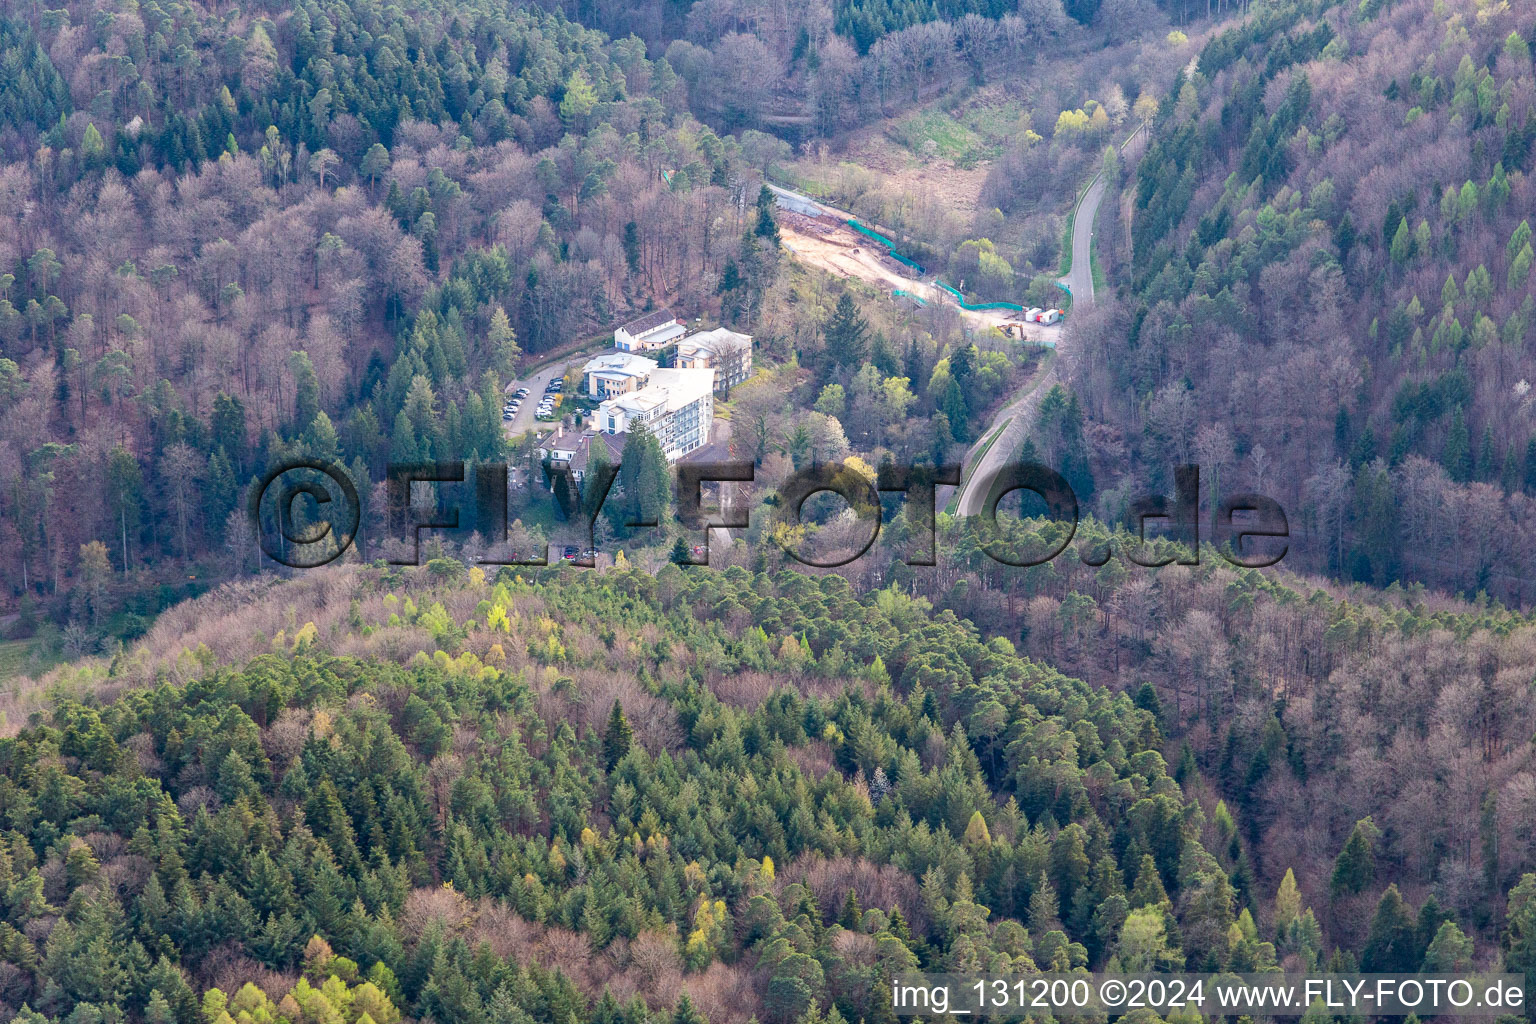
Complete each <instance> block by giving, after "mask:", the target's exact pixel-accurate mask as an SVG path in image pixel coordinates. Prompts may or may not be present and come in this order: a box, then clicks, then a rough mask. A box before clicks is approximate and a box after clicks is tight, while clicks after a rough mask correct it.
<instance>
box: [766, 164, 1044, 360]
mask: <svg viewBox="0 0 1536 1024" xmlns="http://www.w3.org/2000/svg"><path fill="white" fill-rule="evenodd" d="M773 191H774V193H775V196H776V197H777V201H778V222H779V235H780V238H781V240H782V242H783V244H784V248H785V249H787V250H789V251H790V252H791V253H793V254H794V255H795V257H796V258H797V259H800V260H803V261H804V262H806V263H808V264H810V265H811V266H814V267H818V268H820V269H821V270H825V271H826V272H828V273H830V274H835V275H837V276H839V277H846V278H855V279H857V280H860V281H864V282H866V283H868V284H871V285H873V286H875V287H876V288H879V289H881V290H882V291H885V292H887V293H890V294H892V295H893V296H894V297H896V298H902V297H905V298H907V299H910V300H912V301H913V302H915V303H916V304H918V305H920V306H938V305H947V306H953V307H954V308H955V310H956V312H958V313H959V314H960V317H961V319H962V321H963V322H964V323H965V324H966V325H967V326H969V327H971V328H972V329H979V330H988V329H996V330H999V331H1001V332H1002V333H1003V334H1005V335H1007V336H1009V337H1012V338H1017V339H1019V340H1021V341H1032V342H1036V343H1039V344H1044V345H1049V346H1052V347H1054V346H1055V344H1056V338H1057V337H1058V336H1059V333H1060V330H1061V328H1060V327H1059V326H1052V325H1047V324H1041V323H1028V322H1025V319H1024V317H1025V311H1024V310H1022V309H1020V308H1019V307H1018V306H1017V305H1015V304H1013V303H991V304H987V305H989V306H992V307H995V308H978V309H966V308H964V306H963V305H962V304H961V300H960V298H959V296H958V294H957V293H956V292H955V290H954V289H953V288H951V287H949V286H948V285H946V284H944V283H943V282H941V281H935V280H932V279H929V278H927V277H925V276H924V275H923V274H922V273H921V269H922V268H920V267H918V266H917V265H916V264H915V263H912V261H910V260H907V259H905V258H904V257H901V256H900V255H898V254H896V253H895V252H894V250H893V249H892V248H891V247H889V246H888V245H885V244H882V242H881V241H877V240H876V239H877V238H880V237H881V236H879V235H877V234H876V233H874V232H871V231H869V230H868V229H867V228H866V229H864V232H862V233H861V231H860V230H859V229H858V228H857V227H855V225H856V224H857V221H855V220H853V219H852V218H851V217H849V216H848V215H846V214H843V213H841V212H840V211H832V210H830V209H829V208H827V207H823V206H822V205H821V204H819V203H816V202H815V201H813V200H810V199H808V198H806V197H804V196H801V195H799V194H797V193H793V192H789V191H788V190H785V189H779V188H774V190H773Z"/></svg>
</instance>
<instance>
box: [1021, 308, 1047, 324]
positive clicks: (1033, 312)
mask: <svg viewBox="0 0 1536 1024" xmlns="http://www.w3.org/2000/svg"><path fill="white" fill-rule="evenodd" d="M1044 312H1045V310H1043V309H1041V308H1040V307H1039V306H1031V307H1029V308H1028V309H1026V310H1025V311H1024V322H1025V323H1027V324H1037V323H1039V322H1040V314H1041V313H1044Z"/></svg>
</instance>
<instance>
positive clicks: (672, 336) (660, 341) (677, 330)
mask: <svg viewBox="0 0 1536 1024" xmlns="http://www.w3.org/2000/svg"><path fill="white" fill-rule="evenodd" d="M684 330H685V328H684V327H683V322H682V321H681V320H679V319H678V318H677V317H675V316H673V315H672V311H671V310H670V309H658V310H653V311H652V312H650V313H647V314H645V315H644V316H642V317H637V318H636V319H634V320H631V321H630V322H629V323H627V324H625V325H624V326H623V327H620V328H619V329H618V330H616V331H614V332H613V347H614V348H616V349H618V350H619V351H620V352H654V351H656V350H657V349H659V348H664V347H666V346H667V345H668V344H670V343H671V342H673V341H676V340H677V339H678V338H680V337H682V336H683V332H684Z"/></svg>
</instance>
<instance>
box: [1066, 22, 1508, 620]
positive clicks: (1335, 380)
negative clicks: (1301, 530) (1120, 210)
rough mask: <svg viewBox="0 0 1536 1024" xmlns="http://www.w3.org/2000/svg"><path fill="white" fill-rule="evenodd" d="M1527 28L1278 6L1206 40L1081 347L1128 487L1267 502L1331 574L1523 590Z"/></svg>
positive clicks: (1150, 154)
mask: <svg viewBox="0 0 1536 1024" xmlns="http://www.w3.org/2000/svg"><path fill="white" fill-rule="evenodd" d="M1532 28H1533V26H1532V24H1531V22H1530V19H1529V12H1528V11H1521V10H1520V8H1519V7H1518V5H1503V4H1494V5H1484V4H1478V5H1465V6H1462V5H1432V4H1429V3H1415V2H1407V3H1396V4H1377V3H1366V4H1360V5H1358V6H1356V5H1334V4H1326V3H1314V4H1280V5H1273V6H1268V7H1265V8H1264V9H1262V10H1260V11H1258V12H1257V13H1256V15H1255V17H1254V18H1252V19H1251V20H1250V21H1249V22H1248V23H1246V24H1245V25H1243V26H1241V27H1239V28H1233V29H1229V30H1227V31H1226V32H1223V33H1221V34H1219V35H1217V36H1215V37H1214V38H1212V39H1211V40H1210V42H1209V43H1208V44H1207V45H1206V46H1205V47H1204V49H1203V50H1202V52H1201V53H1200V55H1199V58H1198V60H1197V61H1196V62H1194V64H1193V65H1192V68H1193V69H1194V73H1193V75H1192V77H1191V78H1190V79H1189V80H1187V81H1185V82H1184V83H1182V84H1180V85H1179V86H1177V87H1176V88H1175V89H1174V90H1173V91H1171V92H1170V93H1169V94H1168V95H1167V97H1166V99H1165V101H1164V103H1163V105H1162V108H1161V111H1160V113H1159V115H1158V126H1157V130H1156V132H1155V133H1154V137H1153V142H1152V143H1151V145H1150V147H1149V149H1148V151H1147V155H1146V158H1145V159H1144V160H1142V161H1141V162H1140V164H1139V166H1138V167H1137V168H1136V170H1135V178H1134V182H1133V183H1132V185H1131V188H1132V190H1133V191H1134V200H1133V205H1134V209H1135V220H1134V258H1133V260H1132V262H1131V265H1130V267H1129V268H1128V269H1129V272H1130V275H1131V281H1130V284H1129V287H1128V288H1127V289H1126V293H1125V298H1126V301H1125V302H1124V303H1122V304H1121V305H1119V306H1118V307H1117V308H1115V309H1114V310H1112V311H1108V312H1106V313H1105V315H1106V316H1108V317H1109V318H1110V319H1109V321H1107V322H1106V324H1105V326H1106V327H1108V329H1107V330H1103V331H1100V332H1096V333H1095V334H1094V335H1093V336H1092V337H1091V338H1090V339H1089V347H1088V348H1086V349H1085V350H1084V351H1083V356H1084V358H1083V360H1082V363H1081V366H1082V381H1081V385H1080V387H1079V389H1078V390H1079V392H1080V394H1081V395H1082V398H1083V401H1084V405H1085V409H1086V410H1087V414H1088V416H1089V417H1090V418H1091V419H1095V420H1098V421H1101V422H1103V423H1105V424H1107V425H1109V426H1110V427H1112V428H1113V429H1114V436H1115V437H1116V438H1117V439H1120V440H1122V441H1123V443H1124V444H1125V445H1126V446H1128V447H1129V448H1130V449H1131V451H1132V452H1133V453H1134V454H1135V455H1136V456H1138V457H1137V458H1134V459H1132V460H1130V465H1132V466H1134V467H1135V469H1134V470H1133V472H1132V475H1133V476H1134V477H1137V478H1139V479H1140V480H1141V481H1142V482H1143V483H1151V484H1152V485H1153V486H1158V485H1159V483H1160V482H1161V480H1162V478H1163V476H1164V475H1165V474H1167V473H1168V472H1170V471H1171V467H1172V466H1173V465H1174V464H1176V463H1178V462H1184V461H1198V462H1200V463H1201V464H1202V465H1205V466H1207V467H1215V468H1218V469H1219V471H1220V473H1221V474H1222V478H1223V480H1224V481H1225V482H1226V485H1227V486H1228V487H1229V488H1230V487H1231V486H1247V485H1253V486H1254V487H1255V488H1256V489H1259V490H1263V491H1265V492H1266V493H1270V494H1273V495H1274V496H1275V497H1277V498H1278V499H1280V500H1281V501H1282V502H1284V503H1285V504H1286V505H1287V507H1288V508H1291V509H1294V510H1296V511H1297V512H1298V513H1303V515H1298V516H1294V517H1293V518H1300V519H1302V521H1303V525H1304V526H1305V528H1306V530H1307V531H1308V533H1309V536H1310V537H1311V541H1310V543H1309V544H1308V545H1306V548H1305V551H1302V552H1298V553H1299V554H1301V555H1302V557H1303V558H1305V559H1306V560H1307V563H1306V564H1308V565H1310V566H1312V567H1315V568H1317V569H1319V570H1322V571H1327V572H1332V573H1337V574H1339V575H1341V576H1343V577H1345V578H1350V579H1356V580H1363V581H1369V582H1372V583H1375V584H1377V585H1379V586H1384V585H1387V584H1388V583H1390V582H1392V581H1393V580H1396V579H1402V578H1417V579H1422V580H1425V581H1428V582H1431V583H1433V584H1437V585H1440V586H1448V587H1452V588H1457V589H1464V590H1465V592H1467V593H1475V592H1477V591H1479V590H1488V591H1490V592H1492V593H1496V594H1499V595H1501V596H1504V597H1506V598H1513V599H1515V600H1521V601H1524V600H1528V599H1529V596H1530V592H1531V591H1530V587H1531V575H1530V569H1529V567H1530V564H1531V551H1532V548H1531V523H1532V518H1531V516H1532V509H1533V507H1536V506H1532V504H1531V500H1532V494H1533V489H1536V438H1533V435H1536V424H1533V423H1532V421H1531V405H1530V402H1529V400H1528V397H1527V392H1528V391H1529V388H1530V383H1529V382H1530V380H1531V379H1532V378H1533V377H1536V365H1533V364H1532V362H1531V359H1530V355H1529V348H1530V343H1531V338H1532V331H1533V329H1536V294H1533V291H1532V288H1533V282H1532V280H1531V274H1530V264H1531V256H1530V255H1529V253H1527V251H1526V250H1527V249H1528V248H1529V236H1530V232H1531V228H1530V225H1529V223H1527V220H1528V218H1529V215H1530V211H1531V209H1532V200H1533V196H1532V192H1531V190H1532V178H1531V174H1530V172H1531V169H1532V159H1533V156H1536V152H1533V147H1532V142H1533V140H1536V76H1533V68H1532V59H1531V49H1530V37H1531V34H1532ZM1110 325H1112V326H1110Z"/></svg>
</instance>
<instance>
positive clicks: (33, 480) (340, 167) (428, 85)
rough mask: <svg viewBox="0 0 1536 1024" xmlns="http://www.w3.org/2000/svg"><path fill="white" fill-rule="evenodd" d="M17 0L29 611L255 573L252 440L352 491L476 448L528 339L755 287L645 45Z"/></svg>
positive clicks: (762, 270)
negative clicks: (115, 586) (193, 571)
mask: <svg viewBox="0 0 1536 1024" xmlns="http://www.w3.org/2000/svg"><path fill="white" fill-rule="evenodd" d="M35 13H36V17H35V18H34V19H33V20H30V21H29V20H26V19H23V18H21V17H20V16H19V12H13V15H12V16H9V17H7V18H6V19H5V20H4V21H3V22H0V44H3V45H4V46H5V48H6V49H5V55H4V62H5V66H6V67H7V68H8V69H12V70H11V71H10V72H8V73H9V74H11V75H12V81H13V82H14V83H15V85H14V88H13V87H12V86H10V85H8V86H7V88H6V89H5V91H4V96H5V100H4V102H5V103H6V105H7V112H8V114H9V115H10V116H9V119H8V120H7V123H6V126H5V129H4V132H3V133H0V152H3V153H4V154H5V156H6V160H7V162H6V163H5V165H4V166H3V167H0V182H3V185H0V208H3V211H4V216H3V218H0V220H3V226H0V438H3V442H4V443H3V444H0V452H3V454H0V467H3V468H0V476H3V477H4V478H5V479H6V481H7V484H6V486H5V487H4V489H3V493H0V513H3V515H0V541H3V543H0V549H3V552H4V553H3V555H0V568H3V575H4V578H5V579H6V581H7V585H8V587H9V588H11V596H12V597H13V598H17V597H19V598H20V599H21V601H22V604H23V608H22V612H23V614H24V617H25V616H30V615H35V614H36V612H35V611H32V612H29V611H28V608H27V607H26V606H27V605H28V604H29V603H30V602H33V601H36V600H48V599H53V600H59V599H62V598H64V597H66V595H67V592H68V590H69V589H70V587H71V585H72V584H73V583H74V582H76V581H78V580H79V579H81V578H82V577H90V578H93V579H95V580H97V581H98V582H101V581H105V580H108V579H110V578H111V577H112V576H113V575H114V574H121V576H122V577H123V579H124V580H125V581H126V580H132V584H131V586H129V587H128V588H127V589H128V590H129V591H130V592H131V593H132V594H134V601H135V603H134V606H133V608H132V611H133V613H134V614H137V615H139V616H143V615H147V614H152V613H153V612H154V611H155V610H157V608H158V607H159V606H160V605H161V604H163V603H164V602H165V601H166V600H168V599H170V598H173V597H174V596H175V595H176V591H175V590H173V589H167V590H165V591H163V592H161V593H160V594H156V592H155V590H154V587H155V586H156V585H157V584H162V585H166V586H168V587H169V586H170V585H171V584H170V583H168V582H167V577H169V579H170V581H172V582H173V583H174V582H175V581H180V582H181V584H183V585H184V583H185V577H184V576H182V575H181V574H179V573H175V572H174V571H173V572H171V573H169V574H167V573H165V572H164V570H163V567H165V566H166V565H167V564H168V563H169V562H171V561H176V560H180V561H182V562H183V563H185V562H186V561H189V560H193V559H195V558H196V557H197V556H198V555H199V554H207V553H209V552H218V553H219V554H220V555H221V556H224V555H225V545H226V544H229V545H231V546H230V548H229V552H230V553H231V554H232V557H233V560H234V562H235V565H236V566H237V567H238V566H239V565H241V564H243V563H244V562H245V561H246V555H245V552H246V551H248V550H249V542H248V540H247V539H246V538H245V535H244V534H242V532H241V531H242V530H244V529H245V524H244V522H243V519H241V517H239V516H236V517H235V518H234V519H231V518H230V517H231V514H232V513H233V511H234V510H235V509H236V508H237V507H243V505H242V498H243V489H244V487H245V485H246V483H247V481H249V480H250V479H251V477H252V476H254V475H257V474H259V472H260V471H261V470H262V469H263V468H265V466H267V465H268V464H269V463H270V462H271V461H272V460H274V459H278V458H282V457H284V456H285V455H287V454H290V453H306V454H308V455H311V456H319V457H322V458H326V459H333V458H334V459H339V460H340V461H342V462H343V463H345V464H347V465H349V466H350V467H351V468H352V472H353V476H354V477H355V479H356V481H357V485H358V489H359V491H360V492H362V493H363V494H365V495H366V494H368V493H369V489H370V480H372V481H377V480H379V479H380V477H381V476H382V473H383V466H384V463H385V460H386V459H388V458H390V457H395V458H397V459H402V458H403V459H411V458H431V457H445V458H464V459H471V460H476V459H488V458H493V457H496V456H499V455H501V454H502V453H503V448H504V444H505V442H504V439H503V434H502V429H501V423H500V417H499V411H498V410H499V407H500V404H501V399H502V395H501V387H502V383H501V382H503V381H506V380H508V379H510V377H511V374H512V369H513V366H514V363H515V360H516V359H517V358H518V356H519V353H520V352H530V353H540V352H545V351H548V350H549V349H551V348H554V347H557V346H561V345H568V344H570V343H571V342H573V341H575V340H577V339H579V338H582V337H592V336H595V335H600V333H601V332H602V330H603V329H604V328H605V327H607V328H608V329H611V325H612V324H613V323H614V322H615V321H616V319H617V318H621V317H622V316H624V315H625V314H627V313H628V312H629V311H631V310H634V309H637V308H645V307H646V306H647V305H649V304H651V303H653V302H665V301H675V302H678V303H680V304H683V305H684V307H685V308H687V307H688V306H694V305H697V304H698V303H700V302H701V301H703V299H704V298H705V297H708V298H710V299H711V300H714V301H720V300H718V299H716V293H717V292H718V291H724V292H727V293H728V294H726V296H725V298H726V299H730V298H731V297H732V296H733V295H739V296H740V300H739V301H740V303H741V304H742V305H744V306H748V307H750V306H752V304H753V303H754V302H755V301H756V299H755V297H756V296H760V294H761V291H762V290H763V289H764V288H765V287H766V286H767V285H768V284H769V283H770V282H771V271H772V265H771V262H769V261H768V260H767V258H766V250H765V249H764V247H762V246H760V245H758V244H757V243H755V242H754V241H753V240H752V238H751V237H750V236H748V237H747V238H746V240H745V241H743V238H742V236H743V228H744V224H743V216H744V207H743V203H742V202H741V200H742V199H743V194H742V192H743V190H744V189H745V188H746V187H747V186H746V183H745V181H744V174H743V172H742V166H743V163H742V155H741V147H740V146H739V145H738V144H737V143H736V142H735V141H734V140H728V139H722V138H721V137H719V136H717V135H716V134H715V133H714V132H712V131H711V130H709V129H708V128H706V127H704V126H702V125H701V124H699V122H697V121H695V120H693V119H692V117H691V116H690V115H689V114H688V113H687V112H686V109H687V108H686V97H685V88H684V86H683V85H682V84H681V83H680V82H679V80H678V78H677V76H676V75H675V74H673V73H672V71H671V70H670V68H669V67H668V66H667V64H666V62H665V61H657V62H652V61H649V60H647V59H646V57H645V55H644V47H643V45H642V44H640V43H639V42H638V40H628V41H621V42H617V43H609V42H608V41H607V40H606V39H605V38H604V37H602V36H601V35H600V34H598V33H595V32H592V31H589V30H586V29H583V28H581V27H579V26H576V25H574V24H572V23H570V22H568V21H565V20H563V19H562V18H560V17H559V16H558V15H550V14H544V13H540V12H538V11H537V10H527V9H511V8H505V7H496V6H494V5H488V4H487V5H481V6H475V5H473V4H461V3H455V4H451V5H449V4H442V5H427V6H424V7H421V8H419V9H415V10H413V11H412V12H411V13H410V15H409V16H407V15H406V14H405V12H402V11H400V10H398V9H390V10H389V11H380V10H375V9H374V8H372V7H369V6H367V5H361V6H354V5H351V4H348V3H327V4H324V5H305V6H299V7H296V8H293V9H291V10H289V9H286V8H284V9H283V10H282V11H276V10H274V11H273V12H271V13H272V15H273V17H271V18H267V17H260V16H256V15H258V14H259V13H260V12H259V10H254V11H248V13H247V14H245V15H241V16H235V15H233V14H231V15H230V16H229V17H227V18H226V17H214V16H212V15H211V14H209V13H208V12H207V11H205V10H204V9H203V8H201V7H196V6H182V5H174V6H170V7H167V8H163V9H162V8H160V7H159V6H157V5H153V4H150V5H146V6H144V7H143V8H134V9H131V10H130V9H118V8H117V5H85V4H82V5H71V6H68V7H65V8H62V9H60V10H57V11H49V12H47V13H46V14H43V13H41V12H35ZM662 171H668V172H669V178H670V182H668V181H664V180H663V178H662V175H661V172H662ZM670 172H675V173H670ZM755 194H756V185H755V182H754V183H753V195H755ZM745 209H748V210H749V209H750V207H746V208H745ZM760 255H761V256H762V258H761V259H760V258H759V256H760ZM727 263H730V264H732V265H733V266H734V267H735V271H734V277H733V281H734V286H733V288H731V289H719V288H718V287H717V285H718V282H719V279H720V276H721V273H722V270H723V268H724V266H725V265H726V264H727ZM92 540H96V541H99V542H101V543H102V545H103V550H101V551H100V552H99V554H93V555H92V557H90V558H87V559H84V560H83V561H82V555H81V549H82V545H86V544H88V543H90V542H91V541H92ZM82 600H83V603H81V604H79V605H77V606H76V607H75V608H74V609H73V610H72V612H71V614H70V618H74V619H77V620H79V621H82V622H84V621H90V622H92V623H93V624H95V625H99V624H100V621H101V619H102V615H101V613H100V610H98V609H96V608H95V607H94V606H93V602H91V601H90V600H85V599H82ZM97 603H99V602H97ZM109 614H110V612H109ZM130 633H131V630H130Z"/></svg>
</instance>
